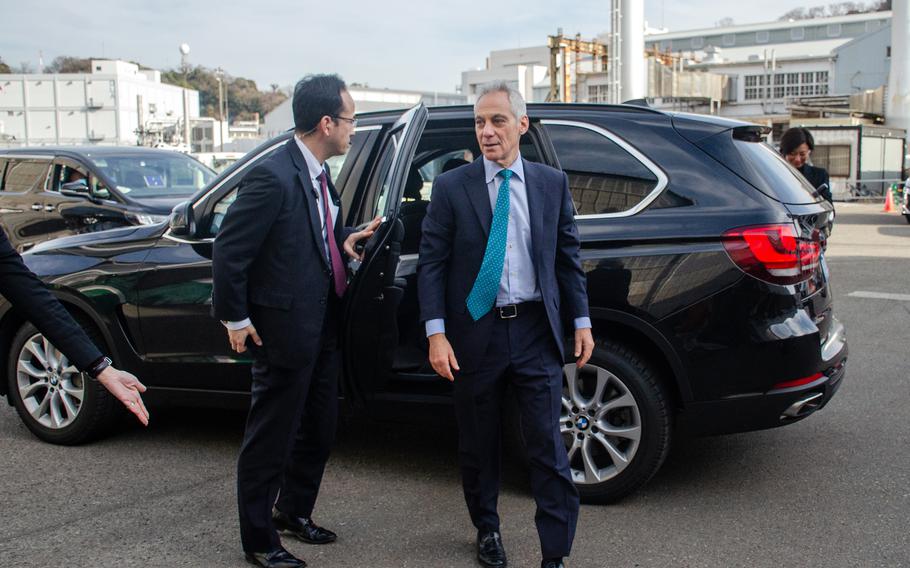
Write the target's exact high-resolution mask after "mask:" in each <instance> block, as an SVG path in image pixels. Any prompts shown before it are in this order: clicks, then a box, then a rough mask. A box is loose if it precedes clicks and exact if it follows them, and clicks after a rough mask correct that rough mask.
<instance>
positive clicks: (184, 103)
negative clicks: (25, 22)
mask: <svg viewBox="0 0 910 568" xmlns="http://www.w3.org/2000/svg"><path fill="white" fill-rule="evenodd" d="M91 65H92V70H91V72H90V73H61V74H49V73H30V74H0V146H43V145H49V144H54V145H58V144H104V145H131V146H135V145H137V144H138V143H139V142H140V140H141V138H142V137H143V136H152V137H154V136H156V133H159V134H158V135H160V133H162V132H164V131H165V130H167V129H171V130H176V132H177V133H178V134H183V133H185V131H186V130H188V129H185V128H184V125H188V124H189V122H188V121H192V120H193V119H195V118H198V117H199V93H198V91H195V90H191V89H184V88H182V87H177V86H174V85H167V84H164V83H162V82H161V72H160V71H156V70H153V69H140V68H139V66H138V65H136V64H134V63H129V62H126V61H119V60H92V62H91Z"/></svg>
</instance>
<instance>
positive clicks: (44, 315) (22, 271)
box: [0, 231, 102, 371]
mask: <svg viewBox="0 0 910 568" xmlns="http://www.w3.org/2000/svg"><path fill="white" fill-rule="evenodd" d="M0 294H3V297H4V298H6V299H7V300H8V301H9V303H10V304H12V306H13V309H15V310H16V311H17V312H19V313H20V314H22V316H23V317H24V318H25V319H27V320H28V321H30V322H32V324H34V326H35V327H37V328H38V330H39V331H41V333H43V334H44V336H45V337H47V338H48V339H50V340H51V343H53V344H54V345H55V346H57V348H58V349H60V351H62V352H63V354H64V355H66V357H67V359H69V360H70V361H72V362H73V364H74V365H76V367H77V368H78V369H79V370H80V371H84V370H86V369H88V368H89V367H90V366H91V365H92V363H94V362H95V361H97V360H98V359H100V358H101V357H102V355H101V352H100V351H98V348H97V347H95V344H94V343H92V341H91V339H89V338H88V336H87V335H86V334H85V332H84V331H82V328H80V327H79V324H77V323H76V322H75V321H74V320H73V318H72V316H70V314H69V312H67V311H66V308H64V307H63V305H61V304H60V302H58V301H57V299H56V298H55V297H54V296H53V295H52V294H51V293H50V292H49V291H48V290H47V288H45V287H44V283H43V282H41V280H39V279H38V277H37V276H35V275H34V274H33V273H32V272H31V271H30V270H29V269H28V268H26V266H25V263H24V262H22V257H21V256H19V253H17V252H16V251H15V249H13V247H12V245H10V242H9V239H7V238H6V234H5V233H4V232H3V231H0Z"/></svg>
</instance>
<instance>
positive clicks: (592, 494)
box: [504, 340, 672, 503]
mask: <svg viewBox="0 0 910 568" xmlns="http://www.w3.org/2000/svg"><path fill="white" fill-rule="evenodd" d="M565 369H566V372H565V373H564V374H563V404H562V409H561V419H560V432H562V434H563V439H564V441H565V442H566V448H567V451H568V452H569V454H570V458H569V461H570V469H571V470H572V477H573V479H574V480H575V486H576V488H577V489H578V492H579V494H580V496H581V498H582V501H585V502H588V503H610V502H614V501H618V500H619V499H622V498H623V497H625V496H626V495H629V494H630V493H632V492H634V491H635V490H637V489H638V488H639V487H641V486H642V485H644V484H645V483H647V482H648V480H650V479H651V478H652V477H653V476H654V474H655V473H657V471H658V470H659V469H660V467H661V465H663V462H664V460H665V459H666V457H667V453H668V452H669V450H670V442H671V437H672V411H671V405H670V402H669V398H668V396H667V393H666V389H665V387H664V386H663V384H662V383H661V381H660V379H659V377H658V373H657V371H656V370H655V369H654V367H653V366H652V365H649V364H648V363H647V362H646V361H645V359H644V358H643V357H641V356H640V355H639V354H637V353H636V352H635V351H634V350H633V349H631V348H629V347H628V346H626V345H624V344H622V343H614V342H611V341H605V340H597V341H595V346H594V352H593V354H592V356H591V360H590V361H589V362H588V364H587V365H585V367H584V368H583V369H582V370H581V371H580V372H578V373H577V374H576V371H575V364H574V362H568V363H567V364H566V366H565ZM570 379H574V380H575V381H576V389H575V394H574V396H573V393H572V392H570V389H569V380H570ZM600 383H602V384H603V386H602V390H601V396H600V401H594V400H593V399H594V395H595V394H596V389H597V388H598V384H600ZM507 400H508V401H509V402H508V404H507V407H506V409H505V424H504V429H505V432H504V433H505V439H506V443H507V445H508V447H509V448H510V449H517V450H518V452H517V453H518V455H519V457H521V458H522V459H523V460H524V461H525V462H527V457H526V455H525V451H524V447H525V440H524V436H523V435H522V427H521V415H520V413H519V412H518V406H517V403H516V402H515V397H509V398H507ZM573 410H575V411H576V412H573ZM598 415H600V418H598ZM586 444H587V448H586V447H585V445H586ZM608 447H609V449H608ZM620 456H621V457H623V458H625V463H623V460H622V459H620ZM586 461H587V462H588V465H589V466H590V468H586V467H585V462H586Z"/></svg>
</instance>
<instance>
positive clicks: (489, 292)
mask: <svg viewBox="0 0 910 568" xmlns="http://www.w3.org/2000/svg"><path fill="white" fill-rule="evenodd" d="M499 175H501V176H502V183H501V184H499V193H498V194H497V195H496V208H495V209H494V210H493V223H492V224H491V225H490V237H489V239H487V250H486V251H485V252H484V253H483V262H482V263H481V264H480V272H478V273H477V279H476V280H474V286H473V287H472V288H471V293H470V294H468V299H467V302H466V304H467V305H468V311H469V312H470V313H471V317H472V318H474V321H477V320H479V319H480V318H482V317H483V316H484V315H485V314H486V313H487V312H489V311H490V308H492V307H493V302H494V301H496V294H497V292H499V281H500V280H502V266H503V263H504V262H505V259H506V239H507V238H508V235H509V178H511V177H512V170H502V171H500V172H499Z"/></svg>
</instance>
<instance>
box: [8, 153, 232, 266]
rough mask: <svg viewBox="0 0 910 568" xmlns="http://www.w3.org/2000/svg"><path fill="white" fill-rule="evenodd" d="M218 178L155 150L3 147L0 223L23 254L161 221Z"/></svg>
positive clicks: (182, 157)
mask: <svg viewBox="0 0 910 568" xmlns="http://www.w3.org/2000/svg"><path fill="white" fill-rule="evenodd" d="M214 177H215V173H214V172H213V171H212V170H210V169H209V168H207V167H206V166H204V165H202V164H201V163H200V162H198V161H196V160H194V159H192V158H190V157H188V156H186V155H184V154H179V153H177V152H171V151H168V150H157V149H154V148H139V147H117V146H61V147H51V146H43V147H36V148H17V149H12V150H0V225H2V227H3V229H4V230H5V231H6V234H7V236H8V237H9V240H10V243H12V245H13V246H14V247H16V249H17V250H19V251H25V250H28V249H29V248H31V247H33V246H34V245H36V244H37V243H40V242H43V241H47V240H50V239H54V238H58V237H62V236H66V235H73V234H79V233H88V232H97V231H103V230H106V229H112V228H115V227H124V226H128V225H147V224H153V223H162V222H164V221H165V220H166V219H167V215H168V214H169V213H170V212H171V209H172V208H173V207H174V205H176V204H177V203H179V202H181V201H184V200H186V199H187V198H189V197H190V196H191V195H193V194H194V193H196V191H198V190H199V189H201V188H202V187H204V186H205V185H207V184H208V183H209V182H210V181H212V179H214Z"/></svg>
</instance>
